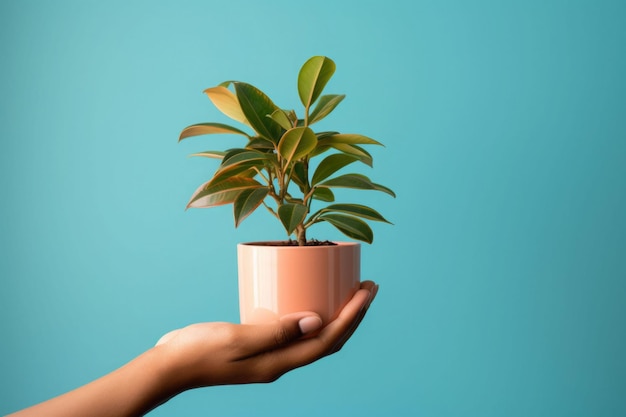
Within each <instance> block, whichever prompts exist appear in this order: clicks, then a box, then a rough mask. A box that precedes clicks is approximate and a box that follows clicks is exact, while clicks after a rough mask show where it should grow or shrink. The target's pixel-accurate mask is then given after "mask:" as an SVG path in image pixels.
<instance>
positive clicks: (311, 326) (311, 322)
mask: <svg viewBox="0 0 626 417" xmlns="http://www.w3.org/2000/svg"><path fill="white" fill-rule="evenodd" d="M298 326H299V327H300V331H301V332H302V334H307V333H311V332H313V331H315V330H317V329H319V328H320V327H322V319H320V318H319V317H315V316H309V317H304V318H302V319H300V321H299V322H298Z"/></svg>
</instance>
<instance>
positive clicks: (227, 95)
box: [204, 85, 250, 125]
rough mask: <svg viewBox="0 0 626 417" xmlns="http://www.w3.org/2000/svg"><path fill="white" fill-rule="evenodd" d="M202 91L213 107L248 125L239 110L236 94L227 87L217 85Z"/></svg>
mask: <svg viewBox="0 0 626 417" xmlns="http://www.w3.org/2000/svg"><path fill="white" fill-rule="evenodd" d="M204 93H205V94H206V95H207V96H209V99H210V100H211V102H213V104H214V105H215V107H217V108H218V110H219V111H221V112H222V113H224V114H225V115H226V116H228V117H230V118H231V119H233V120H236V121H238V122H240V123H243V124H246V125H250V123H249V122H248V119H246V116H245V115H244V114H243V111H242V110H241V106H240V105H239V100H237V96H236V95H235V94H233V93H232V92H231V91H230V90H229V89H228V88H226V87H224V86H221V85H218V86H217V87H212V88H207V89H206V90H204Z"/></svg>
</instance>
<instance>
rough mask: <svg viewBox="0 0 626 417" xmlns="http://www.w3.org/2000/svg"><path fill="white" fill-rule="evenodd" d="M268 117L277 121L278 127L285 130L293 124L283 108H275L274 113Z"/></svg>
mask: <svg viewBox="0 0 626 417" xmlns="http://www.w3.org/2000/svg"><path fill="white" fill-rule="evenodd" d="M269 117H271V118H272V120H274V121H275V122H276V123H278V124H279V125H280V127H282V128H283V129H285V130H289V129H291V128H292V127H293V124H292V123H291V121H290V120H289V116H287V113H285V111H284V110H281V109H277V110H275V111H274V113H272V114H270V116H269Z"/></svg>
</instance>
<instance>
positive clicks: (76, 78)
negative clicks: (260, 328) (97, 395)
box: [0, 0, 626, 417]
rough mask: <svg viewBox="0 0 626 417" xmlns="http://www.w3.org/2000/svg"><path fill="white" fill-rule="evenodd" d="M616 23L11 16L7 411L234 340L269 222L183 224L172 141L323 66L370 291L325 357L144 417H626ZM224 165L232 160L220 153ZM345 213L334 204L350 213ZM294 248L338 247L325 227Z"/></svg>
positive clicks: (227, 217)
mask: <svg viewBox="0 0 626 417" xmlns="http://www.w3.org/2000/svg"><path fill="white" fill-rule="evenodd" d="M625 21H626V7H625V3H623V2H618V1H614V2H612V1H591V0H589V1H559V0H555V1H486V0H483V1H473V2H466V1H460V0H457V1H455V0H451V1H419V0H416V1H411V2H408V1H406V2H401V1H384V2H383V1H363V0H359V1H337V0H320V1H316V2H292V1H271V0H269V1H264V2H261V1H252V0H251V1H242V0H240V1H191V0H187V1H169V2H165V1H156V2H150V1H106V2H103V1H100V2H96V1H78V0H76V1H55V2H49V1H34V0H25V1H2V2H0V56H1V65H0V92H1V94H2V95H1V97H0V100H1V101H0V103H1V107H0V109H1V111H0V138H1V140H2V143H1V145H0V146H1V149H0V249H1V250H0V280H1V281H0V283H1V291H0V315H1V325H0V335H2V341H1V343H0V369H1V372H0V413H2V414H5V413H8V412H10V411H14V410H16V409H19V408H22V407H26V406H28V405H31V404H33V403H36V402H39V401H42V400H44V399H47V398H49V397H51V396H54V395H58V394H60V393H62V392H65V391H67V390H69V389H72V388H74V387H76V386H78V385H81V384H84V383H86V382H88V381H90V380H92V379H94V378H96V377H98V376H100V375H102V374H104V373H107V372H109V371H111V370H113V369H115V368H116V367H118V366H120V365H122V364H123V363H125V362H126V361H128V360H130V359H131V358H133V357H134V356H136V355H137V354H139V353H140V352H142V351H144V350H145V349H148V348H149V347H150V346H151V345H152V344H153V343H154V342H155V341H156V340H157V339H158V338H159V337H160V336H161V335H162V334H164V333H165V332H167V331H169V330H172V329H174V328H177V327H180V326H183V325H186V324H189V323H194V322H198V321H214V320H226V321H237V320H238V307H237V288H236V260H235V256H236V247H235V245H236V243H237V242H242V241H251V240H271V239H282V238H283V237H284V236H283V232H282V231H281V227H280V225H279V224H278V223H277V222H276V221H275V220H273V219H271V218H270V217H269V216H268V214H267V213H266V212H259V213H255V214H254V215H252V216H251V217H250V218H248V219H246V220H245V221H244V223H243V224H242V225H241V226H240V228H238V229H235V228H234V224H233V220H232V213H231V209H230V208H229V207H221V208H217V209H210V210H189V211H185V210H184V208H185V204H186V203H187V200H188V198H189V196H190V195H191V193H192V192H193V190H195V188H196V187H197V186H198V185H199V184H200V183H202V182H204V181H206V180H208V178H209V176H210V175H211V173H212V172H213V170H214V169H215V167H216V165H215V163H214V161H211V160H205V159H199V158H196V159H190V158H188V157H187V155H188V154H190V153H192V152H197V151H203V150H208V149H221V148H223V147H224V146H228V145H230V144H231V143H232V144H233V145H234V146H237V145H240V141H238V140H237V139H236V138H230V137H229V138H225V137H222V138H211V137H205V138H194V139H189V140H188V141H185V142H183V143H180V144H178V143H177V138H178V134H179V132H180V130H181V129H182V128H183V127H185V126H187V125H189V124H192V123H197V122H204V121H222V122H225V121H226V119H225V118H224V117H223V116H221V114H219V112H218V111H217V110H216V109H215V108H213V106H212V105H211V103H210V101H209V100H208V99H207V98H206V96H204V95H203V94H202V90H203V89H204V88H207V87H211V86H214V85H217V84H218V83H220V82H222V81H225V80H229V79H236V80H242V81H247V82H250V83H252V84H254V85H256V86H257V87H259V88H261V89H262V90H264V91H265V92H266V93H268V94H269V95H270V96H271V97H272V98H274V100H275V101H276V102H277V103H279V104H280V105H281V106H283V107H288V108H289V107H296V106H298V105H299V100H298V96H297V90H296V76H297V72H298V70H299V68H300V66H301V65H302V63H303V62H304V61H305V60H306V59H307V58H309V57H310V56H312V55H327V56H329V57H331V58H332V59H334V60H335V62H336V64H337V72H336V74H335V77H334V78H333V79H332V80H331V82H330V83H329V85H328V87H327V90H326V91H327V92H328V93H344V94H346V95H347V98H346V99H345V100H344V102H343V103H342V104H341V105H340V106H339V107H338V108H337V110H335V112H334V113H333V114H332V115H331V116H329V117H328V119H327V120H326V121H324V124H325V126H328V129H333V130H339V131H342V132H351V133H361V134H365V135H368V136H370V137H373V138H375V139H377V140H379V141H381V142H383V143H384V144H385V145H386V147H384V148H376V149H372V150H371V151H372V153H373V155H374V169H373V170H369V169H364V170H363V171H362V172H364V173H367V174H368V175H370V176H371V178H372V179H374V180H375V181H377V182H380V183H382V184H385V185H388V186H389V187H391V188H393V189H394V190H395V191H396V192H397V194H398V198H397V199H395V200H394V199H392V198H390V197H388V196H386V195H384V194H377V193H370V192H363V193H347V194H345V196H346V198H350V199H352V198H353V197H354V199H355V200H358V201H357V202H362V203H365V204H371V205H372V206H374V207H375V208H376V209H378V210H379V211H380V212H382V213H383V214H384V215H385V216H386V217H388V218H389V219H390V220H391V221H392V222H393V223H394V225H393V226H389V225H384V224H374V225H373V227H374V232H375V241H374V244H373V245H371V246H367V245H366V246H365V247H364V248H363V266H362V270H363V278H369V279H374V280H376V281H377V282H378V283H379V284H380V286H381V288H380V293H379V297H378V299H377V300H376V302H375V304H374V305H373V306H372V309H371V311H370V313H369V315H368V317H367V318H366V320H365V321H364V322H363V324H362V326H361V328H360V329H359V331H358V332H357V333H356V334H355V335H354V337H353V339H352V340H351V341H350V342H349V343H348V344H347V345H346V346H345V348H344V349H343V350H342V351H341V352H340V353H338V354H337V355H335V356H332V357H329V358H326V359H324V360H322V361H320V362H318V363H315V364H314V365H311V366H309V367H306V368H303V369H299V370H296V371H294V372H292V373H290V374H287V375H285V376H284V377H283V378H281V379H280V380H279V381H277V382H276V383H273V384H270V385H250V386H238V387H219V388H208V389H201V390H195V391H193V392H189V393H185V394H183V395H181V396H180V397H177V398H176V399H174V400H172V401H170V402H169V403H167V404H165V405H164V406H163V407H161V408H159V409H158V410H156V411H154V412H153V413H152V414H151V415H154V416H174V415H177V416H181V415H185V416H204V415H223V416H244V415H250V416H269V415H271V416H292V415H297V416H320V415H331V416H334V415H340V414H347V415H362V416H382V415H385V416H390V415H393V416H509V417H514V416H551V417H557V416H568V417H573V416H617V415H626V402H625V401H624V397H625V395H626V361H625V360H624V352H626V256H625V255H626V216H625V213H626V81H625V77H624V74H626V59H625V49H624V45H626V25H625V24H624V22H625ZM232 141H236V142H237V144H236V145H235V143H234V142H232ZM348 196H349V197H348ZM311 234H312V235H314V237H319V238H320V239H326V238H328V239H342V238H343V237H342V235H340V234H339V233H338V232H336V231H334V230H333V229H331V228H330V227H326V226H320V227H319V228H317V229H312V231H311Z"/></svg>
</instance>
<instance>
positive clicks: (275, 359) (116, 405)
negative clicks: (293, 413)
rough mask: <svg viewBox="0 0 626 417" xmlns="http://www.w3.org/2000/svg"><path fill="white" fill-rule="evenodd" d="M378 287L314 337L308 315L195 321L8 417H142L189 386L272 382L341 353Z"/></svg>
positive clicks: (366, 288)
mask: <svg viewBox="0 0 626 417" xmlns="http://www.w3.org/2000/svg"><path fill="white" fill-rule="evenodd" d="M377 289H378V287H377V286H376V285H374V283H373V282H371V281H367V282H364V283H363V284H362V285H361V289H360V290H359V291H357V292H356V294H355V295H354V297H353V298H352V300H350V302H349V303H348V304H347V305H346V307H344V309H343V310H342V311H341V313H340V314H339V316H338V317H337V319H335V320H334V321H332V322H331V323H329V324H328V325H327V326H326V327H324V328H323V329H322V330H321V331H319V332H317V333H316V331H318V330H319V328H320V327H321V326H322V321H321V320H320V318H319V316H317V315H316V314H314V313H306V312H303V313H294V314H290V315H288V316H284V317H282V318H281V319H280V320H279V321H277V322H276V323H272V324H266V325H237V324H230V323H199V324H194V325H191V326H188V327H185V328H183V329H179V330H175V331H173V332H170V333H168V334H166V335H165V336H163V337H162V338H161V340H159V342H158V343H157V345H156V346H155V347H153V348H152V349H150V350H148V351H146V352H145V353H143V354H141V355H140V356H138V357H137V358H135V359H133V360H132V361H131V362H129V363H127V364H126V365H124V366H122V367H121V368H119V369H117V370H115V371H113V372H111V373H110V374H108V375H105V376H103V377H102V378H100V379H97V380H95V381H93V382H91V383H89V384H87V385H84V386H82V387H80V388H77V389H75V390H73V391H70V392H68V393H66V394H63V395H61V396H59V397H56V398H53V399H51V400H48V401H46V402H43V403H41V404H38V405H35V406H33V407H30V408H27V409H25V410H22V411H18V412H16V413H14V414H11V415H10V417H33V416H47V417H56V416H64V417H74V416H76V417H78V416H85V415H90V416H94V417H105V416H107V417H108V416H110V417H125V416H141V415H143V414H145V413H147V412H148V411H150V410H151V409H153V408H155V407H157V406H158V405H160V404H162V403H164V402H166V401H167V400H169V399H170V398H172V397H173V396H175V395H177V394H179V393H181V392H183V391H185V390H188V389H192V388H198V387H204V386H212V385H225V384H245V383H254V382H271V381H274V380H276V379H278V378H279V377H280V376H281V375H283V374H285V373H286V372H288V371H290V370H292V369H295V368H298V367H301V366H304V365H307V364H309V363H311V362H314V361H316V360H318V359H320V358H322V357H324V356H327V355H330V354H333V353H335V352H337V351H338V350H340V349H341V347H342V346H343V344H344V343H345V342H346V341H347V340H348V339H349V338H350V336H351V335H352V333H353V332H354V331H355V330H356V327H357V326H358V325H359V323H360V322H361V320H362V319H363V316H364V315H365V312H366V311H367V309H368V307H369V304H370V303H371V302H372V300H373V299H374V297H375V295H376V292H377ZM305 335H308V336H309V337H307V338H303V336H305Z"/></svg>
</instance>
